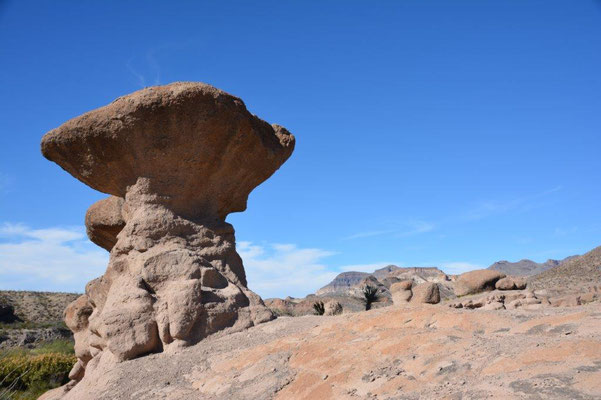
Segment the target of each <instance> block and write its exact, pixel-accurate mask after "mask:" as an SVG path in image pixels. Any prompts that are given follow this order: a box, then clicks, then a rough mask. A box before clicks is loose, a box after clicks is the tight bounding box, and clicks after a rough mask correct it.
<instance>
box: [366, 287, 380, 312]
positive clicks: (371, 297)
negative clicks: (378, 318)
mask: <svg viewBox="0 0 601 400" xmlns="http://www.w3.org/2000/svg"><path fill="white" fill-rule="evenodd" d="M362 292H363V303H364V304H365V311H368V310H371V305H372V303H373V302H376V301H378V299H379V298H380V295H379V294H378V288H375V287H373V286H370V285H365V286H364V287H363V290H362Z"/></svg>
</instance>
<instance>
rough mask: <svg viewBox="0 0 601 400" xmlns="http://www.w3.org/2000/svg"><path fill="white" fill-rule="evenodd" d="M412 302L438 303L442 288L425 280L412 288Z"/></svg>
mask: <svg viewBox="0 0 601 400" xmlns="http://www.w3.org/2000/svg"><path fill="white" fill-rule="evenodd" d="M412 292H413V296H412V297H411V302H412V303H420V304H438V303H440V290H439V289H438V285H437V284H436V283H433V282H424V283H421V284H419V285H417V286H416V287H414V288H413V289H412Z"/></svg>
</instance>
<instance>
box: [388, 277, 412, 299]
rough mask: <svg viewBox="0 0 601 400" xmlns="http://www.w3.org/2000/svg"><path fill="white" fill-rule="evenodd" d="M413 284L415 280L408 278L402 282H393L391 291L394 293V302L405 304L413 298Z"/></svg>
mask: <svg viewBox="0 0 601 400" xmlns="http://www.w3.org/2000/svg"><path fill="white" fill-rule="evenodd" d="M412 285H413V280H411V279H407V280H403V281H400V282H396V283H393V284H392V285H390V289H389V291H390V293H391V295H392V302H393V303H394V304H397V305H398V304H405V303H407V302H408V301H410V300H411V297H413V292H412V291H411V286H412Z"/></svg>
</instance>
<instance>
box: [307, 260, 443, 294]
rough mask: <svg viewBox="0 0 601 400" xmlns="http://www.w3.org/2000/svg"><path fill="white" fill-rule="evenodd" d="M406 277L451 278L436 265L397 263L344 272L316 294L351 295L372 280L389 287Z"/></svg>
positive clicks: (414, 278)
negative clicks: (409, 265)
mask: <svg viewBox="0 0 601 400" xmlns="http://www.w3.org/2000/svg"><path fill="white" fill-rule="evenodd" d="M405 279H412V280H414V281H415V282H416V283H422V282H426V281H428V282H432V281H435V282H446V281H448V280H449V277H448V276H447V275H446V274H445V273H444V272H442V271H441V270H439V269H438V268H436V267H407V268H403V267H398V266H396V265H387V266H386V267H383V268H380V269H377V270H375V271H374V272H372V273H367V272H357V271H348V272H342V273H340V274H338V275H337V276H336V277H335V278H334V279H333V280H332V282H330V283H328V284H327V285H325V286H324V287H322V288H321V289H319V290H318V291H317V292H316V293H315V294H316V295H317V296H324V295H332V294H345V295H349V294H353V293H356V292H358V291H360V289H361V288H360V287H361V286H363V285H365V284H366V283H370V282H371V284H372V285H374V286H379V285H383V286H384V287H386V288H388V287H390V285H391V284H392V283H394V282H399V281H402V280H405ZM386 293H387V292H386Z"/></svg>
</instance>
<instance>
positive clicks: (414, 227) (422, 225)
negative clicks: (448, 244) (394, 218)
mask: <svg viewBox="0 0 601 400" xmlns="http://www.w3.org/2000/svg"><path fill="white" fill-rule="evenodd" d="M408 225H409V229H408V230H406V231H403V232H400V233H398V235H397V236H399V237H407V236H415V235H420V234H422V233H428V232H432V231H433V230H434V229H435V228H436V225H435V224H433V223H430V222H426V221H412V222H410V223H409V224H408Z"/></svg>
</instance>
